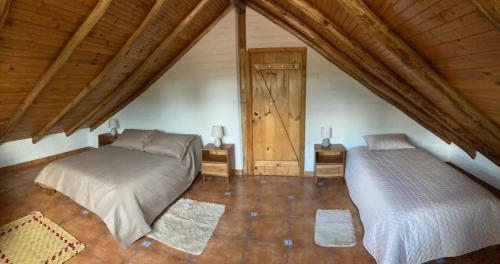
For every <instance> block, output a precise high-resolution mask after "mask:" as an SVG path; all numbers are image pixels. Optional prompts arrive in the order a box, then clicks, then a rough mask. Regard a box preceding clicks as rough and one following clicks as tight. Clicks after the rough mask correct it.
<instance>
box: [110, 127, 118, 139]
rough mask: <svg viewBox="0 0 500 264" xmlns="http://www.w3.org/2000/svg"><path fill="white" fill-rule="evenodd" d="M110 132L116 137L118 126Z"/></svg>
mask: <svg viewBox="0 0 500 264" xmlns="http://www.w3.org/2000/svg"><path fill="white" fill-rule="evenodd" d="M110 134H111V135H112V136H113V137H114V136H116V135H117V134H118V130H117V129H116V128H112V129H111V132H110Z"/></svg>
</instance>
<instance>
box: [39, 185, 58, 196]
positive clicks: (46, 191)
mask: <svg viewBox="0 0 500 264" xmlns="http://www.w3.org/2000/svg"><path fill="white" fill-rule="evenodd" d="M35 185H36V186H38V187H40V188H42V189H43V190H44V191H45V194H47V195H48V196H52V195H54V194H56V190H54V189H52V188H50V186H48V185H45V184H41V183H38V182H37V183H35Z"/></svg>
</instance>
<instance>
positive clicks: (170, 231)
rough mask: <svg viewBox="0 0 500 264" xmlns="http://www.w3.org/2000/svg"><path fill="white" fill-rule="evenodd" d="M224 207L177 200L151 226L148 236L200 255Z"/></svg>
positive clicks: (188, 200)
mask: <svg viewBox="0 0 500 264" xmlns="http://www.w3.org/2000/svg"><path fill="white" fill-rule="evenodd" d="M225 209H226V206H225V205H223V204H215V203H205V202H197V201H193V200H190V199H180V200H178V201H177V202H176V203H175V204H174V205H172V206H171V207H170V208H169V209H168V210H167V212H166V213H165V214H163V215H162V216H161V217H160V219H158V220H157V221H156V223H155V224H154V225H153V231H151V233H149V234H148V237H151V238H153V239H156V240H158V241H160V242H162V243H164V244H166V245H167V246H170V247H173V248H175V249H177V250H180V251H184V252H186V253H189V254H193V255H200V254H201V252H203V249H204V248H205V246H206V245H207V243H208V240H209V239H210V237H212V233H213V232H214V230H215V227H216V226H217V223H218V222H219V219H220V218H221V216H222V214H224V210H225Z"/></svg>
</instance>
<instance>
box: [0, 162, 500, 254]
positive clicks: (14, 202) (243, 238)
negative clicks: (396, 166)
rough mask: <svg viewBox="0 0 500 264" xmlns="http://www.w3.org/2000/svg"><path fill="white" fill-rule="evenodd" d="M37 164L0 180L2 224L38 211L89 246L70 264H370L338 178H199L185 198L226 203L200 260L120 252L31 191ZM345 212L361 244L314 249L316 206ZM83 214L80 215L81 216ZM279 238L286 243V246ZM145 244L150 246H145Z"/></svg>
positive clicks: (99, 226) (156, 246)
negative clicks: (317, 182)
mask: <svg viewBox="0 0 500 264" xmlns="http://www.w3.org/2000/svg"><path fill="white" fill-rule="evenodd" d="M40 169H41V167H37V168H33V169H26V170H22V171H17V172H13V173H8V174H5V175H0V225H3V224H6V223H8V222H10V221H13V220H15V219H18V218H20V217H23V216H25V215H27V214H28V213H30V212H31V211H34V210H37V211H40V212H42V213H43V214H44V215H46V216H47V217H49V218H50V219H52V220H53V221H54V222H56V223H58V224H59V225H61V226H62V227H63V228H65V229H66V230H67V231H68V232H70V233H71V234H73V235H74V236H75V237H76V238H77V239H79V240H80V241H82V242H83V243H85V245H86V249H85V250H84V251H83V252H82V253H80V254H79V255H77V256H76V257H74V258H72V259H71V260H70V261H69V262H68V263H128V264H133V263H189V264H192V263H337V264H339V263H374V262H375V261H374V259H373V258H372V257H371V256H370V254H369V253H368V252H367V251H366V250H365V249H364V247H363V245H362V241H361V240H362V236H363V226H362V225H361V222H360V220H359V214H358V211H357V209H356V207H355V206H354V204H353V203H352V202H351V200H350V199H349V195H348V191H347V188H346V186H345V185H344V184H342V183H340V182H336V181H324V182H321V183H320V185H318V186H314V185H313V184H312V179H310V178H305V179H304V178H292V177H269V176H268V177H257V176H254V177H246V178H245V177H236V178H234V180H233V181H232V182H231V184H230V185H227V184H226V183H225V181H224V180H222V179H218V178H213V177H209V178H208V180H207V182H205V183H203V182H201V181H200V180H198V181H196V182H195V183H194V184H193V186H192V187H191V188H190V189H189V190H188V191H187V192H186V193H185V194H184V195H183V196H184V197H187V198H191V199H195V200H199V201H207V202H215V203H223V204H225V205H226V212H225V214H224V216H223V217H222V219H221V221H220V222H219V225H218V226H217V229H216V230H215V233H214V235H213V237H212V239H210V241H209V243H208V245H207V247H206V248H205V250H204V251H203V253H202V254H201V255H199V256H192V255H189V254H186V253H183V252H180V251H177V250H175V249H172V248H169V247H167V246H165V245H163V244H161V243H158V242H156V241H154V240H151V239H147V238H143V239H140V240H139V241H137V242H136V243H134V244H133V245H132V247H131V248H129V249H128V250H127V251H122V250H120V249H119V248H118V246H117V245H116V243H115V242H114V240H113V238H112V237H111V235H110V234H109V232H108V231H107V229H106V226H105V225H104V224H103V222H102V221H101V220H100V219H99V217H97V216H96V215H94V214H92V213H88V214H85V212H86V211H85V208H83V207H81V206H79V205H77V204H76V203H74V202H72V201H71V200H70V199H69V198H67V197H65V196H63V195H61V194H59V193H57V194H56V195H54V196H47V195H45V193H43V192H42V191H41V190H39V189H37V188H36V187H34V186H33V184H32V183H33V180H34V178H35V176H36V174H37V173H38V172H39V170H40ZM318 208H323V209H335V208H345V209H350V210H351V212H352V214H353V217H354V225H355V228H356V236H357V238H358V244H357V245H356V246H354V247H351V248H323V247H319V246H316V245H315V244H314V222H315V217H314V216H315V212H316V209H318ZM82 212H83V213H82ZM284 240H291V243H292V245H291V246H285V244H284ZM146 241H147V242H150V243H151V244H150V245H149V246H148V247H147V246H144V245H143V242H146ZM499 259H500V249H499V247H498V246H497V247H490V248H486V249H483V250H480V251H477V252H473V253H471V254H467V255H465V256H462V257H459V258H447V259H445V260H444V261H440V262H439V263H499V262H498V260H499Z"/></svg>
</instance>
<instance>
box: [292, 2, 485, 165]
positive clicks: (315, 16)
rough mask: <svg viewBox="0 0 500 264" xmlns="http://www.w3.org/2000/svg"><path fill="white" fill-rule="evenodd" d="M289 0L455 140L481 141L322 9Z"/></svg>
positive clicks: (359, 62)
mask: <svg viewBox="0 0 500 264" xmlns="http://www.w3.org/2000/svg"><path fill="white" fill-rule="evenodd" d="M288 4H289V5H290V6H293V7H294V9H296V10H298V11H299V12H300V13H301V14H302V15H303V16H305V17H308V18H309V19H310V20H312V21H314V22H315V23H316V25H317V26H319V27H323V28H324V30H325V31H326V33H327V34H326V36H327V37H328V38H329V39H330V40H331V41H330V43H334V42H335V44H333V45H334V46H336V47H337V48H338V49H339V50H342V51H344V52H345V53H346V54H347V55H348V56H349V57H351V59H353V60H354V61H356V62H357V63H358V64H360V65H361V66H362V67H364V68H365V69H367V70H368V71H369V72H370V73H371V74H373V75H374V76H375V77H377V78H379V79H380V80H382V81H383V82H384V83H385V84H387V85H388V86H390V87H391V88H392V89H393V90H394V91H396V92H397V93H398V94H400V95H401V96H403V97H405V98H406V99H407V100H409V101H411V102H413V103H414V104H415V105H416V106H417V107H418V109H419V110H420V111H423V112H425V113H427V114H428V115H429V116H430V117H433V118H435V119H436V121H437V122H439V123H441V124H442V125H443V126H444V127H446V128H447V129H448V130H449V131H450V132H451V133H453V134H455V137H454V138H456V139H457V140H459V141H460V142H456V141H455V140H454V142H455V143H457V144H461V145H467V146H468V148H469V149H472V148H473V146H475V145H478V142H480V141H479V140H478V139H477V138H476V137H474V140H473V141H472V140H471V139H470V138H469V137H468V134H467V131H465V130H464V129H463V127H462V126H461V125H460V124H458V123H457V122H456V121H455V120H454V119H452V118H450V117H449V116H448V114H446V113H445V112H443V111H442V110H440V109H439V108H438V107H436V105H435V104H433V103H432V102H430V101H429V100H427V99H426V98H425V97H423V96H422V95H421V94H420V93H418V92H417V91H415V90H414V89H413V88H412V87H411V86H410V85H408V84H407V83H406V82H405V81H403V80H401V79H400V78H399V77H398V75H397V74H395V73H394V72H392V70H390V69H389V68H388V67H387V66H386V65H385V64H383V63H382V62H381V61H380V60H378V59H376V58H375V57H374V56H373V55H371V53H369V52H368V51H367V50H366V49H364V48H363V47H362V46H361V45H360V44H359V43H358V42H356V41H355V40H354V39H352V38H350V37H348V35H347V34H345V33H344V32H343V31H342V30H341V29H340V28H339V27H338V26H337V25H335V23H334V22H332V21H331V20H330V19H329V18H327V17H326V16H325V15H324V14H323V13H321V11H319V10H318V9H316V8H315V7H313V6H312V5H311V4H309V3H307V2H306V1H304V0H289V2H288ZM480 149H481V150H482V152H484V153H487V154H488V155H492V154H493V151H492V150H490V149H488V148H487V147H481V148H480ZM471 154H472V153H471ZM472 156H475V155H472Z"/></svg>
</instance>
